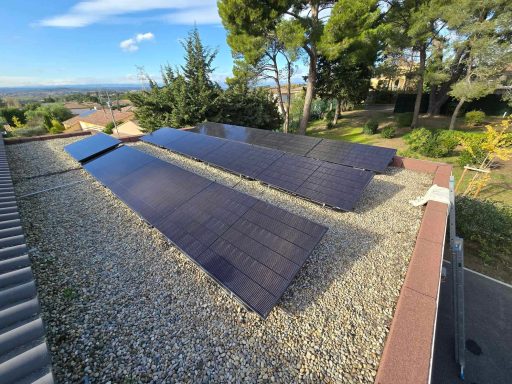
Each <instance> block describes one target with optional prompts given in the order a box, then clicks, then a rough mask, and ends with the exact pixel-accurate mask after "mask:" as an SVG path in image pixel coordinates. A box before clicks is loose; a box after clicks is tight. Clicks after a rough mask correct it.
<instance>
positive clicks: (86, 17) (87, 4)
mask: <svg viewBox="0 0 512 384" xmlns="http://www.w3.org/2000/svg"><path fill="white" fill-rule="evenodd" d="M155 10H172V12H170V13H169V14H167V15H166V16H164V18H165V19H166V20H167V21H169V22H171V23H173V24H193V23H194V22H195V23H197V24H215V23H219V22H220V19H219V16H218V12H217V2H216V0H143V1H141V0H88V1H81V2H79V3H77V4H76V5H74V6H73V7H71V9H69V11H68V12H66V13H64V14H61V15H57V16H53V17H50V18H48V19H44V20H41V21H40V22H39V23H38V24H39V25H41V26H45V27H60V28H77V27H85V26H87V25H91V24H95V23H99V22H108V20H109V19H113V18H116V17H119V16H123V15H128V14H134V13H141V12H147V11H155Z"/></svg>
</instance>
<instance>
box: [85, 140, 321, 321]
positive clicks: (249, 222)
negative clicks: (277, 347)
mask: <svg viewBox="0 0 512 384" xmlns="http://www.w3.org/2000/svg"><path fill="white" fill-rule="evenodd" d="M157 135H158V134H157ZM157 135H155V136H157ZM155 136H153V138H154V137H155ZM197 136H199V135H197ZM199 137H200V136H199ZM86 140H87V139H86ZM197 148H198V151H201V148H203V147H202V146H198V147H197ZM84 168H85V169H86V170H87V171H88V172H89V173H90V174H91V175H92V176H93V177H95V178H96V179H97V180H98V181H100V182H101V183H102V184H103V185H105V186H106V187H108V188H109V189H110V190H111V191H112V192H113V193H114V194H115V195H116V196H117V197H118V198H119V199H121V200H122V201H123V202H124V203H125V204H126V205H128V206H129V207H130V208H131V209H132V210H134V211H135V212H136V213H137V214H138V215H139V216H140V217H142V218H143V219H144V220H146V221H147V222H148V223H149V224H151V225H152V226H153V227H155V228H156V229H158V230H159V231H160V232H161V233H162V234H163V235H165V236H166V237H167V238H168V239H169V240H170V241H171V242H173V243H174V244H175V245H176V246H177V247H178V248H180V249H181V250H182V251H183V252H184V253H185V254H186V255H188V257H190V259H191V260H192V261H194V262H195V263H196V264H197V265H198V266H200V267H201V268H202V269H203V270H204V271H206V272H207V273H208V274H209V275H210V276H211V277H213V278H214V279H215V280H216V281H217V282H218V283H219V284H220V285H222V286H223V287H225V288H226V289H227V290H229V291H230V292H232V293H233V294H234V295H235V296H236V297H237V298H239V300H240V301H242V302H243V303H244V304H245V305H246V306H247V307H249V308H250V309H252V310H253V311H255V312H256V313H258V314H259V315H260V316H261V317H266V316H267V315H268V314H269V312H270V310H271V309H272V308H273V306H274V305H275V304H276V303H277V301H278V300H279V298H280V297H281V296H282V295H283V293H284V292H285V290H286V288H287V287H288V286H289V285H290V283H291V281H292V279H293V278H294V276H295V275H296V273H297V272H298V270H299V269H300V268H301V266H302V265H303V264H304V262H305V261H306V259H307V258H308V256H309V254H310V253H311V252H312V251H313V249H314V248H315V246H316V245H317V244H318V242H319V241H320V240H321V238H322V237H323V235H324V233H325V231H326V230H327V228H325V227H324V226H321V225H319V224H316V223H314V222H312V221H310V220H307V219H304V218H302V217H300V216H297V215H294V214H292V213H290V212H287V211H285V210H283V209H280V208H278V207H275V206H273V205H270V204H268V203H265V202H263V201H260V200H258V199H256V198H253V197H251V196H248V195H246V194H243V193H240V192H238V191H235V190H233V189H231V188H228V187H225V186H223V185H220V184H217V183H215V182H213V181H210V180H208V179H206V178H204V177H201V176H199V175H196V174H194V173H191V172H189V171H186V170H184V169H182V168H179V167H177V166H174V165H172V164H169V163H167V162H165V161H162V160H160V159H157V158H155V157H153V156H150V155H148V154H145V153H143V152H140V151H138V150H136V149H134V148H131V147H126V146H121V147H119V148H116V149H114V150H112V151H110V152H108V153H106V154H104V155H102V156H100V157H97V158H96V159H94V160H91V161H89V162H88V163H86V164H84Z"/></svg>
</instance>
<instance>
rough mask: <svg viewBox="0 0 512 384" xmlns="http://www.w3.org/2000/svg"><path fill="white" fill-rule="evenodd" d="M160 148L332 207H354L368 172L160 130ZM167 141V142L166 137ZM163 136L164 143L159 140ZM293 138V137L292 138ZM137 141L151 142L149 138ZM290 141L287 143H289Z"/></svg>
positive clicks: (258, 148) (277, 151) (270, 150)
mask: <svg viewBox="0 0 512 384" xmlns="http://www.w3.org/2000/svg"><path fill="white" fill-rule="evenodd" d="M163 129H164V133H159V132H158V131H156V132H155V134H156V136H157V137H159V139H158V143H159V145H160V146H162V147H164V148H167V149H169V150H171V151H174V152H178V153H181V154H184V155H186V156H190V157H194V158H197V159H199V160H202V161H205V162H207V163H209V164H212V165H214V166H216V167H219V168H222V169H225V170H227V171H229V172H233V173H236V174H239V175H243V176H246V177H249V178H253V179H256V180H260V181H262V182H264V183H266V184H268V185H270V186H273V187H276V188H279V189H281V190H284V191H286V192H290V193H293V194H295V195H297V196H301V197H303V198H306V199H308V200H311V201H314V202H317V203H320V204H324V205H327V206H330V207H333V208H337V209H341V210H345V211H349V210H352V209H354V206H355V203H356V202H357V201H358V200H359V199H360V197H361V194H362V192H363V190H364V189H365V188H366V186H367V185H368V183H369V181H370V180H371V178H372V177H373V173H372V172H369V171H364V170H356V169H353V168H351V167H346V166H343V165H339V164H332V163H328V162H325V161H322V160H317V159H313V158H309V157H305V156H299V155H295V154H289V153H285V152H282V151H280V150H276V149H272V148H264V147H260V146H257V145H250V144H246V143H241V142H236V141H229V140H224V139H221V138H218V137H214V136H205V135H199V134H197V133H194V132H189V131H179V132H180V133H179V135H180V136H179V137H177V136H176V135H175V134H174V133H172V132H169V128H163ZM170 136H172V139H171V140H169V137H170ZM164 138H165V139H164ZM293 140H295V139H293ZM143 141H146V142H150V143H152V142H154V140H153V138H151V139H150V140H146V139H145V137H144V138H143ZM290 142H291V141H290Z"/></svg>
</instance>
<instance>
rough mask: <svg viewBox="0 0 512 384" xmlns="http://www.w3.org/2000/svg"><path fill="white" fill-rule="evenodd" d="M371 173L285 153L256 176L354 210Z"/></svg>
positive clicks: (280, 186)
mask: <svg viewBox="0 0 512 384" xmlns="http://www.w3.org/2000/svg"><path fill="white" fill-rule="evenodd" d="M372 177H373V174H372V173H371V172H368V171H365V170H359V169H354V168H350V167H345V166H343V165H339V164H332V163H327V162H325V161H320V160H316V159H311V158H308V157H303V156H297V155H285V156H283V157H281V158H280V159H278V160H277V161H276V162H274V163H273V164H272V165H271V166H269V167H268V168H267V169H266V170H265V171H264V172H262V173H261V174H260V175H259V176H258V179H259V180H261V181H263V182H265V183H267V184H269V185H272V186H274V187H277V188H280V189H284V190H287V191H290V192H293V193H295V194H297V195H299V196H302V197H304V198H307V199H309V200H311V201H314V202H317V203H320V204H325V205H328V206H330V207H333V208H337V209H341V210H344V211H351V210H353V209H354V207H355V205H356V203H357V201H359V199H360V197H361V193H362V191H363V190H364V189H365V188H366V186H367V185H368V183H369V182H370V181H371V179H372Z"/></svg>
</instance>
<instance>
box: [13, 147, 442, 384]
mask: <svg viewBox="0 0 512 384" xmlns="http://www.w3.org/2000/svg"><path fill="white" fill-rule="evenodd" d="M79 139H81V138H69V139H56V140H50V141H44V142H31V143H25V144H17V145H9V146H7V147H6V148H7V150H8V155H9V159H10V161H9V163H10V166H11V170H12V174H13V180H14V184H15V187H16V193H17V195H18V196H20V195H24V194H27V193H31V192H35V191H38V190H41V189H46V188H52V187H55V186H58V185H62V184H70V183H74V184H72V185H68V186H67V187H63V188H58V189H53V190H50V191H47V192H44V193H40V194H36V195H32V196H28V197H25V198H21V199H20V198H19V199H18V202H19V206H20V212H21V216H22V220H23V225H24V229H25V233H26V236H27V243H28V245H29V247H30V255H31V258H32V261H33V268H34V272H35V276H36V279H37V284H38V290H39V296H40V300H41V303H42V310H43V318H44V319H45V321H46V323H47V332H48V342H49V345H50V348H51V351H52V354H53V362H54V371H55V373H56V376H57V380H58V382H62V383H64V382H78V381H81V380H83V379H84V377H87V378H88V379H89V380H90V382H91V383H107V382H112V383H119V382H130V383H131V382H155V383H162V382H219V383H226V382H283V383H292V382H297V381H305V382H315V383H317V382H364V383H370V382H372V383H373V381H374V378H375V375H376V371H377V367H378V363H379V360H380V355H381V353H382V348H383V345H384V341H385V338H386V335H387V332H388V329H389V325H390V322H391V319H392V315H393V310H394V306H395V304H396V301H397V299H398V295H399V292H400V288H401V286H402V283H403V280H404V278H405V273H406V270H407V266H408V261H409V259H410V256H411V254H412V250H413V247H414V244H415V238H416V233H417V231H418V228H419V224H420V221H421V217H422V210H421V209H420V208H414V207H412V206H411V205H410V204H408V200H410V199H412V198H414V197H417V196H420V195H422V194H423V193H424V192H425V191H426V190H427V189H428V187H429V186H430V184H431V180H432V179H431V177H430V176H429V175H424V174H418V173H414V172H411V171H407V170H403V169H393V168H389V169H388V171H387V172H386V174H383V175H377V176H375V178H374V179H373V181H372V182H371V183H370V185H369V186H368V188H367V190H366V191H365V193H364V195H363V198H362V200H361V201H360V203H359V204H358V205H357V207H356V211H355V212H353V213H342V212H334V211H332V210H329V209H327V208H322V207H321V206H318V205H315V204H313V203H309V202H306V201H304V200H301V199H299V198H296V197H292V196H290V195H287V194H285V193H282V192H279V191H276V190H273V189H269V188H267V187H265V186H262V185H261V184H259V183H258V182H255V181H247V180H244V179H240V178H239V177H236V176H233V175H230V174H227V173H225V172H223V171H219V170H216V169H214V168H211V167H208V166H206V165H204V164H202V163H198V162H195V161H192V160H189V159H186V158H184V157H181V156H178V155H173V154H171V153H169V152H168V151H165V150H162V149H158V148H155V147H152V146H150V145H148V144H144V143H136V144H133V145H134V146H135V147H136V148H137V149H140V150H143V151H145V152H148V153H151V154H153V155H155V156H158V157H160V158H162V159H165V160H168V161H170V162H172V163H174V164H177V165H179V166H181V167H183V168H186V169H189V170H193V171H194V172H196V173H198V174H201V175H203V176H205V177H208V178H210V179H213V180H215V181H217V182H219V183H222V184H225V185H229V186H235V188H236V189H237V190H239V191H242V192H245V193H248V194H250V195H252V196H255V197H258V198H260V199H262V200H265V201H268V202H270V203H272V204H275V205H277V206H279V207H281V208H284V209H287V210H289V211H291V212H294V213H297V214H299V215H302V216H304V217H307V218H309V219H311V220H314V221H316V222H318V223H321V224H323V225H326V226H327V227H328V228H329V230H328V232H327V233H326V235H325V236H324V238H323V240H322V241H321V242H320V244H319V245H318V246H317V248H316V249H315V251H314V252H313V254H312V255H311V257H310V259H309V260H308V262H306V264H305V265H304V267H303V268H302V270H301V271H300V272H299V274H298V275H297V277H296V278H295V280H294V282H293V283H292V285H291V286H290V287H289V289H288V290H287V292H286V293H285V295H284V296H283V298H282V300H281V301H280V304H279V305H278V306H277V307H276V308H275V309H274V310H273V311H272V312H271V314H270V315H269V317H268V318H267V319H266V320H260V319H259V318H258V317H257V316H256V315H255V314H252V313H248V312H247V311H246V310H245V309H243V308H242V307H241V306H240V305H239V304H238V303H237V302H235V301H234V300H232V299H231V298H230V297H229V295H228V294H226V293H225V291H224V290H222V289H221V288H220V287H219V286H218V285H217V284H216V283H215V282H213V281H212V280H210V279H209V278H208V277H207V276H206V275H205V274H204V273H203V272H201V271H200V270H199V269H198V268H197V267H196V266H195V265H194V264H193V263H192V262H190V261H188V259H187V257H186V256H184V255H183V254H181V253H180V252H179V251H178V250H176V249H174V248H173V246H172V245H171V244H170V243H169V242H168V241H166V239H165V238H164V237H163V236H162V235H160V234H159V233H158V232H157V231H156V230H155V229H152V228H150V227H149V226H148V225H147V224H145V223H144V222H143V221H141V220H140V219H139V218H138V217H137V216H136V215H135V214H134V213H133V212H132V211H131V210H130V209H129V208H127V207H126V206H125V205H124V204H123V203H122V202H121V201H119V200H118V199H117V198H115V197H114V196H113V195H112V194H111V193H110V192H109V191H108V190H107V189H106V188H103V187H102V186H101V185H100V184H98V183H97V182H96V181H94V179H93V178H92V177H90V176H89V175H88V174H87V173H86V172H85V171H83V170H72V171H68V172H65V173H62V174H53V175H49V176H41V175H43V174H45V173H53V172H61V171H63V170H69V169H73V168H76V167H77V163H75V162H74V161H73V160H72V159H71V157H69V156H68V155H67V154H66V153H65V152H64V151H63V147H64V145H66V144H68V143H70V142H73V141H76V140H79ZM32 176H38V177H35V178H29V177H32ZM77 182H78V183H77Z"/></svg>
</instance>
